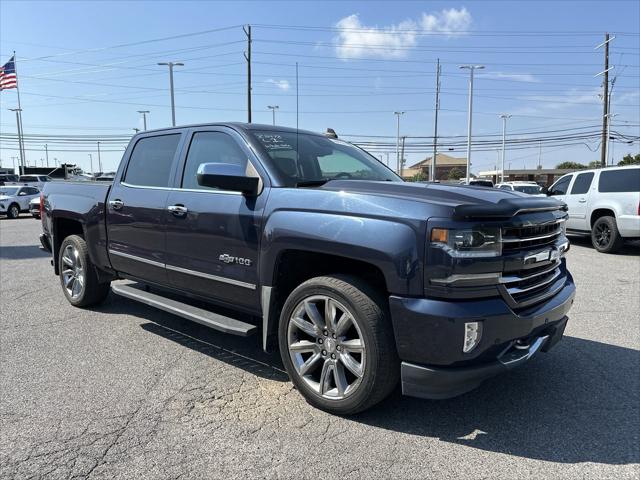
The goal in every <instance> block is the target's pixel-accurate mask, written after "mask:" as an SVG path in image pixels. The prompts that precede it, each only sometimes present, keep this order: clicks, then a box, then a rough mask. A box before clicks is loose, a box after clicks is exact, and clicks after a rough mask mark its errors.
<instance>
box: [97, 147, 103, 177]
mask: <svg viewBox="0 0 640 480" xmlns="http://www.w3.org/2000/svg"><path fill="white" fill-rule="evenodd" d="M98 170H99V171H100V173H102V159H101V158H100V142H98Z"/></svg>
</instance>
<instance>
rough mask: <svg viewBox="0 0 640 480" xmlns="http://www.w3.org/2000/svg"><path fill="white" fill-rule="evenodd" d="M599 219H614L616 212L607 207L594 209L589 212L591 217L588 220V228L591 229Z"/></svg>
mask: <svg viewBox="0 0 640 480" xmlns="http://www.w3.org/2000/svg"><path fill="white" fill-rule="evenodd" d="M601 217H614V218H616V212H615V211H614V210H613V209H612V208H609V207H599V208H596V209H594V210H593V211H592V212H591V217H590V219H589V228H593V226H594V225H595V223H596V222H597V221H598V219H599V218H601Z"/></svg>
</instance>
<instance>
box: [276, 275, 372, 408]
mask: <svg viewBox="0 0 640 480" xmlns="http://www.w3.org/2000/svg"><path fill="white" fill-rule="evenodd" d="M323 278H327V277H318V278H316V279H312V280H311V281H310V282H305V283H304V284H302V285H301V286H300V287H298V288H296V289H295V290H294V291H293V292H292V293H291V295H289V297H288V298H287V300H286V302H285V304H284V306H283V309H282V313H281V315H280V321H279V327H278V342H279V347H280V354H281V357H282V362H283V363H284V366H285V369H286V370H287V372H288V374H289V378H290V379H291V381H292V382H293V384H294V385H295V386H296V388H297V389H298V390H299V391H300V392H301V393H302V394H303V396H304V397H305V399H306V400H307V401H308V402H309V403H310V404H311V405H313V406H315V407H316V408H320V409H322V410H325V411H328V412H331V413H335V414H339V415H340V414H349V413H353V412H357V411H360V410H361V408H360V407H361V406H362V405H364V404H366V403H367V399H368V398H369V396H370V395H371V394H372V391H373V389H374V387H375V385H374V379H375V370H376V369H377V368H378V362H379V352H378V342H377V341H376V338H375V335H374V332H373V331H372V329H371V328H370V326H369V323H368V322H367V321H365V319H364V317H365V316H366V313H365V312H362V311H361V309H360V308H359V307H358V306H357V305H356V304H355V303H354V302H353V301H352V300H351V299H350V298H349V297H348V296H347V295H345V294H343V293H342V292H340V291H339V290H336V289H334V288H331V287H330V286H328V285H322V284H320V283H317V284H316V283H311V282H313V281H315V280H321V279H323ZM313 295H326V296H329V297H332V298H334V299H335V300H337V301H338V302H340V303H342V304H343V305H344V306H345V307H347V308H348V309H349V310H350V311H351V312H352V313H353V314H354V315H355V316H356V321H357V323H358V327H359V328H360V332H361V334H362V336H363V340H364V342H365V347H366V361H365V362H366V363H365V368H364V376H363V378H362V382H361V384H360V385H359V386H358V389H357V390H356V391H355V392H354V393H353V394H351V395H349V396H348V397H346V398H344V399H341V400H329V399H326V398H324V397H322V396H320V395H318V394H317V393H316V392H314V391H313V390H312V389H310V388H309V387H308V386H307V384H306V383H305V382H304V380H303V379H302V378H300V376H299V375H298V373H297V372H296V370H295V367H294V366H293V363H292V361H291V358H289V349H288V345H287V342H288V339H287V330H288V326H289V321H290V318H291V315H292V313H293V310H294V308H295V307H296V306H297V305H298V304H299V303H300V302H301V301H302V300H303V299H304V298H306V297H310V296H313ZM380 320H383V319H380Z"/></svg>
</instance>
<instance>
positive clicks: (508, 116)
mask: <svg viewBox="0 0 640 480" xmlns="http://www.w3.org/2000/svg"><path fill="white" fill-rule="evenodd" d="M510 117H511V115H508V114H506V113H503V114H502V115H500V118H501V119H502V161H501V162H500V163H501V164H502V166H501V167H500V168H501V170H502V175H501V176H500V178H501V180H500V182H502V183H504V156H505V137H506V133H507V118H510Z"/></svg>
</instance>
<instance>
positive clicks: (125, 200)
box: [106, 131, 183, 284]
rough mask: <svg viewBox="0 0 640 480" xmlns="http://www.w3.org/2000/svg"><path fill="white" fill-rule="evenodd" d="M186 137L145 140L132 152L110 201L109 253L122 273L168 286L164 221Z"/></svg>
mask: <svg viewBox="0 0 640 480" xmlns="http://www.w3.org/2000/svg"><path fill="white" fill-rule="evenodd" d="M182 136H183V134H182V133H181V132H179V131H168V132H166V133H165V132H163V133H162V134H150V135H145V136H141V137H140V138H138V139H137V140H136V141H135V144H134V145H133V146H129V149H128V150H127V153H128V154H129V161H128V162H123V165H121V166H120V172H119V174H118V175H117V176H116V180H115V181H114V183H113V186H112V187H111V190H110V192H109V196H108V198H107V206H106V208H107V238H108V245H107V249H108V252H109V259H110V261H111V265H112V266H113V268H114V269H115V270H117V271H120V272H123V273H126V274H128V275H131V276H134V277H137V278H140V279H143V280H148V281H150V282H155V283H161V284H164V283H166V272H165V221H166V206H167V198H168V196H169V191H170V185H171V184H172V182H173V176H174V175H175V169H176V166H177V161H178V152H179V148H180V144H181V140H182Z"/></svg>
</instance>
